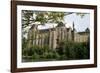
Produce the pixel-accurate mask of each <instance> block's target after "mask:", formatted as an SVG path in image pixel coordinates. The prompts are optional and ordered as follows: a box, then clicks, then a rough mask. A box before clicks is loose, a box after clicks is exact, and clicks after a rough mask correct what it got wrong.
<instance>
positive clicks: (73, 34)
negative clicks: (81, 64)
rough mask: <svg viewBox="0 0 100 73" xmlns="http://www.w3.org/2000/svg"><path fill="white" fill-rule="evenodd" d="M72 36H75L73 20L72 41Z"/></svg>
mask: <svg viewBox="0 0 100 73" xmlns="http://www.w3.org/2000/svg"><path fill="white" fill-rule="evenodd" d="M74 38H75V25H74V22H73V30H72V41H74Z"/></svg>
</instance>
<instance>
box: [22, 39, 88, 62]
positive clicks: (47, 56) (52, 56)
mask: <svg viewBox="0 0 100 73" xmlns="http://www.w3.org/2000/svg"><path fill="white" fill-rule="evenodd" d="M88 47H89V45H88V43H85V42H83V43H78V42H71V41H69V42H68V41H66V42H61V43H60V44H59V47H58V48H56V49H51V48H49V46H48V45H45V46H43V47H40V46H37V45H34V46H32V47H31V48H29V49H23V53H22V54H23V55H24V56H31V60H32V61H52V60H78V59H89V48H88Z"/></svg>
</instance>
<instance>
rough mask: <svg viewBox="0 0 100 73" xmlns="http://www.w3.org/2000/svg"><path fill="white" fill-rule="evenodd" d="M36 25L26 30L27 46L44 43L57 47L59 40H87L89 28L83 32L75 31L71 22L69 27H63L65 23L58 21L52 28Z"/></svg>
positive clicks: (50, 46) (42, 44) (41, 45)
mask: <svg viewBox="0 0 100 73" xmlns="http://www.w3.org/2000/svg"><path fill="white" fill-rule="evenodd" d="M37 27H38V25H35V24H33V25H32V27H31V28H30V29H29V32H28V42H29V43H28V47H31V46H32V45H37V46H40V47H43V46H44V45H47V46H49V48H53V49H55V48H57V46H59V43H60V42H61V41H65V40H66V41H73V42H87V41H88V40H89V29H87V30H86V31H84V32H76V31H75V28H74V23H73V29H72V28H71V27H69V28H67V27H65V24H63V23H59V24H58V25H57V26H56V27H54V28H49V29H42V30H39V29H38V28H37Z"/></svg>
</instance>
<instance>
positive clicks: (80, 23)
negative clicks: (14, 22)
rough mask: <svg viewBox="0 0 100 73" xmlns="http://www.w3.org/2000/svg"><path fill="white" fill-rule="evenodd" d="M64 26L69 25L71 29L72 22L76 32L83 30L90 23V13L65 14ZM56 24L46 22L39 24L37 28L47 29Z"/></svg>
mask: <svg viewBox="0 0 100 73" xmlns="http://www.w3.org/2000/svg"><path fill="white" fill-rule="evenodd" d="M64 21H65V23H66V24H65V25H66V27H71V28H72V29H73V23H74V26H75V29H76V31H77V32H82V31H85V29H86V28H89V25H90V14H85V15H84V16H83V17H81V16H80V15H77V14H76V13H73V14H70V15H66V16H65V17H64ZM56 26H57V24H55V23H54V24H53V23H47V24H45V25H40V26H39V27H38V28H39V29H48V28H53V27H56Z"/></svg>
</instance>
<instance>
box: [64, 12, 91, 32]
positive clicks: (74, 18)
mask: <svg viewBox="0 0 100 73" xmlns="http://www.w3.org/2000/svg"><path fill="white" fill-rule="evenodd" d="M64 20H65V22H66V23H67V24H68V25H70V26H71V27H72V25H73V22H74V25H75V29H76V31H78V32H79V31H84V30H85V29H86V28H89V26H90V14H85V15H84V16H83V18H81V16H80V15H76V14H75V13H73V14H70V15H67V16H65V18H64ZM67 24H66V25H67Z"/></svg>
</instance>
